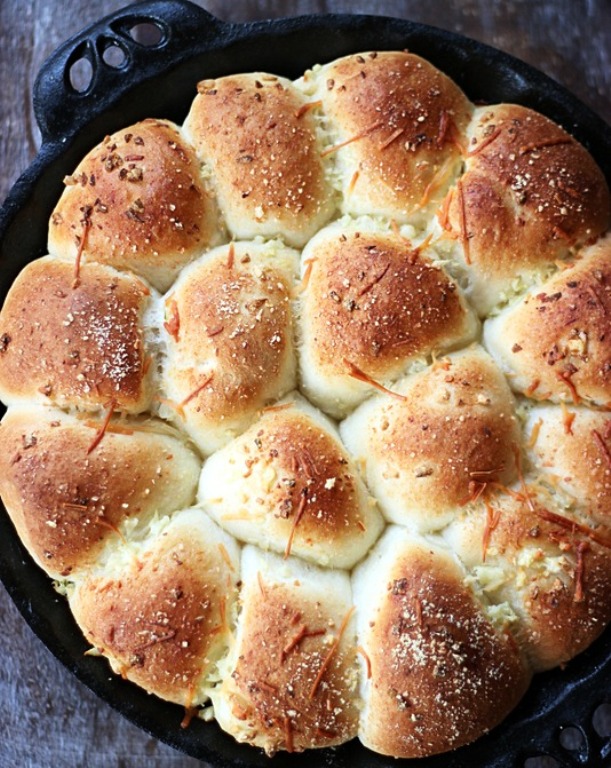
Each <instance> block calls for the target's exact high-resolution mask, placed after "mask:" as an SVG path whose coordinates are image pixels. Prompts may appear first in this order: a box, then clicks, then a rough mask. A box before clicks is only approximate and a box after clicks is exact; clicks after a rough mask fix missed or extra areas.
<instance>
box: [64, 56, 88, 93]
mask: <svg viewBox="0 0 611 768" xmlns="http://www.w3.org/2000/svg"><path fill="white" fill-rule="evenodd" d="M68 79H69V81H70V85H71V87H72V89H73V90H74V91H76V93H85V92H86V91H87V90H88V88H89V86H90V85H91V82H92V80H93V65H92V63H91V61H90V60H89V58H88V57H87V56H81V57H80V58H78V59H76V60H75V61H73V62H72V64H71V65H70V69H69V70H68Z"/></svg>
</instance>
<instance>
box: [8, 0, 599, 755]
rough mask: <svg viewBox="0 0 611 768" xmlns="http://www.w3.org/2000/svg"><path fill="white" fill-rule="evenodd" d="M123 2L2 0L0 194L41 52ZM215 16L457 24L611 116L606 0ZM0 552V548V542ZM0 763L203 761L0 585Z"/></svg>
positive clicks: (220, 7) (330, 7) (299, 1)
mask: <svg viewBox="0 0 611 768" xmlns="http://www.w3.org/2000/svg"><path fill="white" fill-rule="evenodd" d="M125 4H126V3H125V2H124V1H123V0H104V1H103V2H100V1H99V0H31V1H30V2H21V1H20V0H0V168H1V169H2V171H1V175H0V198H1V199H3V198H4V197H5V195H6V194H7V193H8V191H9V189H10V187H11V185H12V184H13V183H14V181H15V180H16V179H17V177H18V176H19V174H20V173H21V172H22V171H23V170H24V169H25V168H26V167H27V166H28V164H29V163H30V161H31V160H32V158H33V157H34V155H35V153H36V151H37V146H38V142H39V134H38V130H37V127H36V125H35V121H34V117H33V112H32V105H31V96H32V84H33V81H34V78H35V76H36V73H37V71H38V69H39V67H40V65H41V64H42V62H43V61H44V59H45V58H46V57H47V56H48V54H49V53H50V52H51V51H52V50H53V49H54V48H55V47H56V46H57V45H59V44H60V43H61V42H63V41H64V40H65V39H66V38H68V37H70V36H71V35H73V34H75V33H76V32H78V31H79V30H80V29H81V28H82V27H83V26H85V25H87V24H89V23H91V22H93V21H95V20H96V19H98V18H100V17H101V16H103V15H106V14H107V13H110V12H112V11H114V10H116V9H117V8H120V7H121V6H123V5H125ZM199 4H200V5H202V6H204V7H206V8H207V9H208V10H209V11H211V12H212V13H214V14H215V15H217V16H219V17H220V18H223V19H228V20H232V21H246V20H249V19H263V18H269V17H277V16H294V15H298V14H304V13H312V12H353V13H373V14H384V15H389V16H400V17H404V18H410V19H412V20H414V21H421V22H425V23H429V24H433V25H436V26H439V27H444V28H446V29H451V30H454V31H457V32H461V33H463V34H465V35H468V36H470V37H474V38H476V39H478V40H481V41H483V42H486V43H489V44H491V45H494V46H496V47H498V48H502V49H504V50H506V51H509V52H510V53H513V54H514V55H516V56H518V57H520V58H522V59H525V60H526V61H528V62H530V63H531V64H534V65H535V66H537V67H539V68H540V69H542V70H544V71H545V72H546V73H547V74H549V75H551V76H552V77H554V78H556V79H557V80H559V81H560V82H561V83H563V84H564V85H566V86H567V87H568V88H569V89H571V90H572V91H573V92H574V93H575V94H576V95H577V96H579V97H580V98H581V99H582V100H583V101H584V102H585V103H586V104H588V105H589V106H591V107H592V108H593V109H594V110H595V111H597V112H598V113H599V114H600V115H601V116H602V117H603V118H605V119H606V120H607V121H608V122H611V99H610V98H609V97H610V95H611V61H610V59H611V45H610V35H611V4H610V3H609V2H608V0H510V1H508V2H503V3H500V2H492V1H491V0H427V2H423V1H422V0H404V1H403V2H391V0H353V1H352V2H349V0H327V1H326V2H325V0H289V1H288V2H271V0H207V1H206V0H200V2H199ZM0 557H1V545H0ZM0 626H1V628H2V629H1V631H0V659H2V662H1V663H0V765H1V766H4V767H6V768H13V766H15V767H16V766H27V767H28V768H55V767H56V766H65V767H66V768H73V767H76V766H87V768H98V767H99V768H110V767H111V766H125V767H126V768H131V767H132V766H133V767H136V768H137V767H138V766H145V765H146V766H147V768H161V766H163V768H170V767H171V766H181V768H190V767H191V766H196V765H200V766H201V765H202V763H200V762H199V761H197V760H193V759H191V758H187V757H185V756H183V755H181V754H179V753H177V752H175V751H174V750H172V749H171V748H169V747H167V746H165V745H163V744H160V743H159V742H157V741H156V740H155V739H153V738H151V737H149V736H147V735H146V734H145V733H143V732H142V731H140V730H138V729H137V728H135V727H134V726H132V725H131V724H130V723H128V722H127V721H126V720H124V719H123V718H122V717H120V716H119V715H117V714H116V713H114V712H113V711H112V710H111V709H110V708H109V707H108V706H107V705H106V704H104V703H102V702H101V701H99V700H98V699H97V698H96V697H95V696H94V695H93V694H91V693H90V692H89V691H88V690H86V689H85V688H84V687H83V686H82V685H81V684H80V683H78V682H77V681H76V680H75V679H74V678H73V677H72V675H71V674H70V673H69V672H68V671H66V670H65V669H64V668H63V667H62V666H60V665H59V664H58V663H57V662H56V661H55V659H54V658H53V657H52V656H51V654H50V653H49V652H48V651H47V650H46V649H45V647H44V646H43V645H42V644H41V643H40V642H39V641H38V639H37V638H35V637H34V635H33V634H32V632H31V631H30V629H29V627H28V626H27V625H26V624H25V623H24V621H23V619H22V618H21V616H20V615H19V614H18V612H17V610H16V609H15V607H14V606H13V604H12V602H11V600H10V598H9V597H8V595H7V594H6V592H5V591H4V589H2V588H1V587H0Z"/></svg>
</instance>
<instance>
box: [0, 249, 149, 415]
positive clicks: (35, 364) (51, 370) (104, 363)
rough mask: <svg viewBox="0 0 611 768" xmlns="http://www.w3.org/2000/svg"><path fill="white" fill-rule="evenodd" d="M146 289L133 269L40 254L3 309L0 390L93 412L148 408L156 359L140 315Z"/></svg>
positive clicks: (13, 397) (13, 398)
mask: <svg viewBox="0 0 611 768" xmlns="http://www.w3.org/2000/svg"><path fill="white" fill-rule="evenodd" d="M151 299H152V296H151V289H150V288H148V286H147V285H145V284H144V283H143V282H142V280H140V279H139V278H136V277H135V276H133V275H131V274H125V273H120V272H117V271H116V270H114V269H111V268H108V267H105V266H102V265H99V264H87V265H85V266H83V268H82V269H81V271H80V274H79V276H78V279H76V278H75V274H74V267H73V266H72V265H71V264H70V263H68V262H65V261H59V260H57V259H54V258H52V257H44V258H42V259H37V260H36V261H33V262H31V263H30V264H29V265H28V266H27V267H26V268H25V269H24V270H23V271H22V272H21V273H20V275H19V276H18V278H17V280H16V281H15V283H13V285H12V287H11V290H10V291H9V294H8V296H7V298H6V301H5V303H4V306H3V308H2V312H1V313H0V338H1V339H2V340H3V341H2V344H1V345H0V395H1V396H2V399H3V401H4V402H5V403H13V402H24V401H38V402H41V403H52V404H55V405H58V406H60V407H71V406H75V407H77V408H79V409H80V410H86V411H95V410H99V409H101V408H103V407H108V403H110V402H112V404H113V408H114V409H115V410H119V411H123V412H126V413H140V412H142V411H145V410H147V409H149V408H150V405H151V398H152V395H153V389H154V387H153V381H152V376H153V373H154V370H155V364H154V362H153V361H152V359H151V352H150V351H149V350H148V349H147V345H146V339H145V329H144V314H145V312H146V310H147V308H148V306H149V304H150V301H151Z"/></svg>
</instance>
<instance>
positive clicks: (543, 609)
mask: <svg viewBox="0 0 611 768" xmlns="http://www.w3.org/2000/svg"><path fill="white" fill-rule="evenodd" d="M537 479H538V478H537V477H536V475H535V476H531V477H527V483H526V484H523V485H522V486H521V487H514V488H513V489H510V492H506V493H502V494H499V495H497V496H494V497H491V498H489V499H485V500H484V501H480V502H478V503H477V504H476V508H475V509H470V510H469V512H468V513H466V514H465V515H464V517H462V518H459V519H457V520H456V521H455V522H454V523H452V525H451V526H450V527H449V528H448V530H447V531H446V533H445V537H446V540H447V541H448V543H449V545H450V547H451V548H452V550H453V551H454V552H455V553H456V555H457V557H458V558H460V560H462V562H463V563H464V564H465V567H466V568H467V570H468V571H469V572H470V576H471V580H472V581H473V583H474V585H475V586H476V587H478V588H479V589H481V590H482V591H483V592H484V593H485V594H486V596H487V597H488V599H489V600H490V602H491V603H493V604H496V605H499V607H500V609H501V613H502V615H505V616H506V617H507V618H508V620H509V621H510V622H511V626H512V629H513V632H514V634H515V635H516V639H517V641H518V643H519V645H520V647H521V648H522V650H523V651H524V653H526V654H527V656H528V658H529V660H530V662H531V664H532V666H533V669H534V671H535V672H539V671H541V670H544V669H549V668H551V667H555V666H557V665H559V664H565V663H566V662H568V661H569V660H570V659H572V658H573V657H574V656H576V655H577V654H578V653H580V652H581V651H583V650H584V648H587V647H588V645H590V643H592V642H593V641H594V640H595V639H596V638H597V637H598V636H599V635H600V633H601V632H602V631H603V629H604V627H605V626H606V625H607V624H608V623H609V621H610V620H611V605H610V603H609V590H610V589H611V538H610V537H609V535H608V532H607V531H606V530H604V529H600V528H598V527H595V526H592V525H591V524H590V521H589V520H588V518H587V517H585V516H584V515H583V514H582V513H581V511H580V510H579V509H578V508H577V506H576V505H575V504H572V503H571V501H570V499H569V500H567V499H566V498H565V497H564V496H562V495H560V494H558V493H553V492H550V490H549V488H547V487H546V485H544V484H540V483H537V482H536V481H537Z"/></svg>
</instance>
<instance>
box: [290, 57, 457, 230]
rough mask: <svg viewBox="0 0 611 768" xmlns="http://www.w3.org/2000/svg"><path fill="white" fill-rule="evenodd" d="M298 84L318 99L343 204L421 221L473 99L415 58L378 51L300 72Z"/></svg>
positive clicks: (449, 173) (437, 195)
mask: <svg viewBox="0 0 611 768" xmlns="http://www.w3.org/2000/svg"><path fill="white" fill-rule="evenodd" d="M308 81H314V83H312V82H308ZM304 88H305V89H306V90H307V91H308V92H310V91H312V96H311V98H312V99H313V100H320V102H321V103H322V110H323V113H324V118H323V119H324V124H325V126H326V129H327V131H328V133H329V139H330V143H329V145H328V146H327V147H326V148H325V150H324V154H325V156H326V157H327V158H328V159H329V160H333V161H334V163H335V164H336V168H337V170H336V173H337V174H338V176H339V185H340V188H341V192H342V210H343V211H344V212H346V213H351V214H356V215H363V214H374V215H380V216H385V217H387V218H389V219H393V218H394V219H396V220H397V221H399V222H410V223H416V224H418V225H423V224H424V223H426V220H427V218H428V217H429V216H430V215H431V212H432V211H433V210H434V209H435V207H436V206H437V205H438V203H439V200H440V199H441V197H443V195H444V193H445V191H446V190H447V188H448V186H449V184H450V183H451V181H452V180H453V178H454V177H455V175H456V173H457V172H458V171H459V169H460V165H461V141H464V139H462V138H461V137H462V136H463V134H464V131H465V130H466V127H467V124H468V122H469V119H470V117H471V111H472V105H471V103H470V102H469V100H468V99H467V98H466V97H465V95H464V94H463V93H462V91H461V90H460V89H459V88H458V86H457V85H456V84H455V83H454V82H453V81H452V80H450V79H449V78H448V77H446V76H445V75H444V74H443V73H442V72H440V71H439V70H438V69H436V68H435V67H434V66H433V65H432V64H430V63H429V62H428V61H425V60H424V59H422V58H420V57H419V56H416V55H414V54H412V53H405V52H402V51H383V52H379V53H377V52H368V53H362V54H356V55H353V56H346V57H344V58H341V59H337V60H335V61H333V62H331V63H330V64H327V65H325V66H323V67H321V68H320V69H318V70H316V71H315V72H312V73H307V74H306V76H305V83H304Z"/></svg>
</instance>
